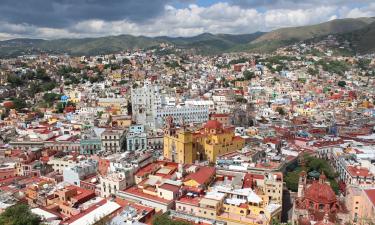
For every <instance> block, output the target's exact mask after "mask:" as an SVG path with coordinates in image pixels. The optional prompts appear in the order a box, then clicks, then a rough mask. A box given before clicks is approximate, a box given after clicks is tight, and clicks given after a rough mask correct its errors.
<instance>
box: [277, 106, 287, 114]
mask: <svg viewBox="0 0 375 225" xmlns="http://www.w3.org/2000/svg"><path fill="white" fill-rule="evenodd" d="M276 112H278V113H279V114H280V115H282V116H284V115H285V114H286V112H285V110H284V108H283V107H277V108H276Z"/></svg>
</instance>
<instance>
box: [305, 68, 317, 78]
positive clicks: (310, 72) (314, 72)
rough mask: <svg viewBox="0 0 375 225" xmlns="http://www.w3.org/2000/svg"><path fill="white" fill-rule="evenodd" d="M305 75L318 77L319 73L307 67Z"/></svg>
mask: <svg viewBox="0 0 375 225" xmlns="http://www.w3.org/2000/svg"><path fill="white" fill-rule="evenodd" d="M307 73H308V74H310V75H311V76H316V75H318V73H319V71H318V70H317V69H313V68H311V67H309V68H308V69H307Z"/></svg>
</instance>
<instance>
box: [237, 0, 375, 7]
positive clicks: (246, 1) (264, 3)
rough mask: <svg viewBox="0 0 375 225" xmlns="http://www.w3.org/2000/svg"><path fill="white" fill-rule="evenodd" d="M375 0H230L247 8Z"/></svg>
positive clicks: (362, 2)
mask: <svg viewBox="0 0 375 225" xmlns="http://www.w3.org/2000/svg"><path fill="white" fill-rule="evenodd" d="M372 1H373V0H355V1H353V0H230V2H231V3H232V4H234V5H239V6H241V7H245V8H265V9H307V8H313V7H316V6H336V7H341V6H344V5H364V4H368V3H371V2H372Z"/></svg>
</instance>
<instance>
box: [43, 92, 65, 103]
mask: <svg viewBox="0 0 375 225" xmlns="http://www.w3.org/2000/svg"><path fill="white" fill-rule="evenodd" d="M60 98H61V95H60V94H56V93H45V94H44V95H43V100H44V101H45V102H46V103H47V104H52V103H54V102H55V101H57V100H59V99H60Z"/></svg>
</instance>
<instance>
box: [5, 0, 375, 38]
mask: <svg viewBox="0 0 375 225" xmlns="http://www.w3.org/2000/svg"><path fill="white" fill-rule="evenodd" d="M370 16H375V1H374V0H0V40H5V39H12V38H43V39H57V38H81V37H100V36H109V35H120V34H131V35H144V36H164V35H166V36H174V37H175V36H194V35H198V34H201V33H205V32H209V33H214V34H217V33H228V34H245V33H254V32H257V31H270V30H274V29H277V28H282V27H290V26H302V25H309V24H317V23H321V22H326V21H329V20H333V19H340V18H357V17H370Z"/></svg>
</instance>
